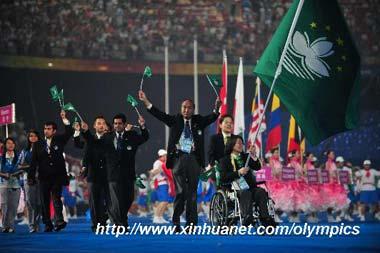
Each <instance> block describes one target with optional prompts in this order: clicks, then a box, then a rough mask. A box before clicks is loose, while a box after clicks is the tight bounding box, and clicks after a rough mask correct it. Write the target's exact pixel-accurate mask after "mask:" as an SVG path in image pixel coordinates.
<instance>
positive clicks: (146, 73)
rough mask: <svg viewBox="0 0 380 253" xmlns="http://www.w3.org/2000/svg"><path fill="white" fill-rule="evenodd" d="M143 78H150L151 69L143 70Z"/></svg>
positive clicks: (147, 67)
mask: <svg viewBox="0 0 380 253" xmlns="http://www.w3.org/2000/svg"><path fill="white" fill-rule="evenodd" d="M144 76H146V77H151V76H152V69H151V68H150V67H149V66H146V67H145V69H144Z"/></svg>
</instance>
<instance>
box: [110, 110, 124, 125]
mask: <svg viewBox="0 0 380 253" xmlns="http://www.w3.org/2000/svg"><path fill="white" fill-rule="evenodd" d="M115 119H121V121H122V122H123V123H124V124H125V123H126V122H127V117H126V116H125V114H123V113H118V114H116V115H115V116H114V117H113V119H112V123H114V122H115Z"/></svg>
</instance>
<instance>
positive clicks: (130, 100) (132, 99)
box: [127, 94, 138, 107]
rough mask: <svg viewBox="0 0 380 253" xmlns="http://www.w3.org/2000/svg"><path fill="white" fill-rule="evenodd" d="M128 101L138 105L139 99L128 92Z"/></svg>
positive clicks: (134, 105)
mask: <svg viewBox="0 0 380 253" xmlns="http://www.w3.org/2000/svg"><path fill="white" fill-rule="evenodd" d="M127 102H128V103H130V104H131V105H132V106H133V107H136V106H137V105H138V102H137V100H136V99H135V98H134V97H133V96H131V95H129V94H128V97H127Z"/></svg>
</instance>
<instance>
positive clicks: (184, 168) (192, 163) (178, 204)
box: [173, 154, 201, 225]
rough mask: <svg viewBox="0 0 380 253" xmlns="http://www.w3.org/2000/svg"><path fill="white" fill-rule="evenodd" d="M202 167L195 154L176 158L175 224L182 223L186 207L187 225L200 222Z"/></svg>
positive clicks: (174, 175) (174, 169) (174, 171)
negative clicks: (198, 195)
mask: <svg viewBox="0 0 380 253" xmlns="http://www.w3.org/2000/svg"><path fill="white" fill-rule="evenodd" d="M200 171H201V168H200V165H199V164H198V161H197V159H196V157H195V155H193V154H183V155H181V156H180V157H179V158H177V159H176V161H175V163H174V168H173V177H174V183H175V189H176V196H175V199H174V212H173V224H174V225H179V224H180V216H181V214H182V213H183V211H184V209H185V202H186V225H191V224H193V225H197V224H198V212H197V187H198V178H199V174H200Z"/></svg>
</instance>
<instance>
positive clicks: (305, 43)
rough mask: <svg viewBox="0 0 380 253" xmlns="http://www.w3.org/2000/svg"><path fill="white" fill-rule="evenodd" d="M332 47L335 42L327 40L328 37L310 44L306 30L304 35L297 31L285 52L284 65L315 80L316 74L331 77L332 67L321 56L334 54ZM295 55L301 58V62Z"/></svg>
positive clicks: (300, 74) (297, 74)
mask: <svg viewBox="0 0 380 253" xmlns="http://www.w3.org/2000/svg"><path fill="white" fill-rule="evenodd" d="M332 47H333V43H332V42H330V41H327V39H326V37H321V38H318V39H316V40H314V41H313V42H312V43H311V44H310V40H309V36H308V35H307V33H306V32H305V33H304V35H302V34H301V33H300V32H298V31H296V32H295V33H294V35H293V38H292V43H290V44H289V50H287V52H286V54H285V58H284V67H285V69H286V70H287V71H289V72H290V73H292V74H295V75H296V76H298V77H300V78H303V79H309V80H315V79H314V76H316V77H319V78H322V77H329V76H330V74H329V70H330V69H331V68H330V66H329V65H328V64H327V63H326V62H325V61H324V60H323V59H321V58H325V57H328V56H330V55H332V54H334V50H332ZM294 56H295V57H297V58H299V59H300V60H301V64H300V63H299V60H296V59H295V58H294Z"/></svg>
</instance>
